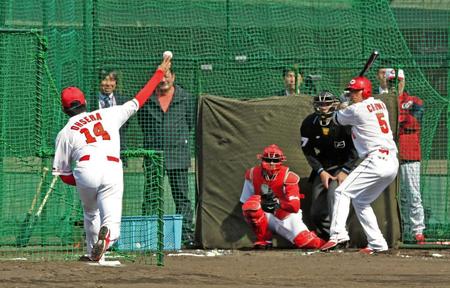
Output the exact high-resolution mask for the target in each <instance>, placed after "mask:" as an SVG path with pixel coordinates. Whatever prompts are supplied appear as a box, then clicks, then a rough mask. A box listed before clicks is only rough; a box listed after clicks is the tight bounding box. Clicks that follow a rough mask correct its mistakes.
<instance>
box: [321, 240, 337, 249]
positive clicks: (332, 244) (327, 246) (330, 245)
mask: <svg viewBox="0 0 450 288" xmlns="http://www.w3.org/2000/svg"><path fill="white" fill-rule="evenodd" d="M337 245H338V242H337V241H334V240H330V241H328V242H327V243H325V244H323V245H322V247H320V250H321V251H329V250H332V249H334V248H335V247H336V246H337Z"/></svg>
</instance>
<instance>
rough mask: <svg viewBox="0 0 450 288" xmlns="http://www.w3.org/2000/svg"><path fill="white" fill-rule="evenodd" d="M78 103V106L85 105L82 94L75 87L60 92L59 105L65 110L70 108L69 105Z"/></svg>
mask: <svg viewBox="0 0 450 288" xmlns="http://www.w3.org/2000/svg"><path fill="white" fill-rule="evenodd" d="M75 101H78V102H79V103H80V104H79V105H86V99H85V98H84V94H83V92H81V90H80V89H78V88H77V87H73V86H71V87H67V88H65V89H64V90H62V91H61V103H62V106H63V107H64V108H65V109H69V108H72V106H71V104H72V103H73V102H75Z"/></svg>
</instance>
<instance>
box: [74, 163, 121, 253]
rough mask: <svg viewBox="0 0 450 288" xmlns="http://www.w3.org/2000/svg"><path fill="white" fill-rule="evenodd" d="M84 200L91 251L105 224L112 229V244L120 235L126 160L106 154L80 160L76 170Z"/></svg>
mask: <svg viewBox="0 0 450 288" xmlns="http://www.w3.org/2000/svg"><path fill="white" fill-rule="evenodd" d="M73 175H74V177H75V181H76V183H77V190H78V192H79V194H80V199H81V201H82V203H83V212H84V229H85V232H86V245H87V254H88V255H89V256H90V255H91V251H92V247H93V245H94V244H95V243H96V242H97V240H98V232H99V230H100V227H101V226H107V227H108V228H109V230H110V239H111V242H110V246H111V245H112V244H113V243H114V241H115V240H117V239H118V238H119V236H120V223H121V218H122V196H123V170H122V162H121V161H120V160H119V162H115V161H109V160H107V159H106V157H105V156H103V155H102V156H99V157H95V156H92V155H91V157H90V159H89V161H80V162H78V163H77V166H76V168H75V169H74V173H73Z"/></svg>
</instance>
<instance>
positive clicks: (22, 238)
mask: <svg viewBox="0 0 450 288" xmlns="http://www.w3.org/2000/svg"><path fill="white" fill-rule="evenodd" d="M48 171H49V169H48V168H47V167H44V168H43V169H42V174H41V177H40V180H39V183H38V185H37V188H36V193H35V194H34V197H33V201H32V202H31V206H30V208H29V209H28V212H27V214H26V215H25V219H24V220H23V222H22V225H21V226H20V229H19V235H17V238H16V245H17V246H19V247H24V246H26V243H28V240H29V235H27V233H28V227H29V226H30V221H31V215H32V214H33V210H34V206H36V203H37V201H38V199H39V196H40V195H41V193H42V185H43V184H44V180H45V176H46V175H47V173H48ZM27 238H28V239H27Z"/></svg>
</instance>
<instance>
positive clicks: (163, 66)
mask: <svg viewBox="0 0 450 288" xmlns="http://www.w3.org/2000/svg"><path fill="white" fill-rule="evenodd" d="M171 59H172V58H170V57H167V56H166V57H164V59H163V61H162V62H161V64H159V66H158V69H161V70H162V71H164V73H166V72H167V71H169V70H170V66H172V61H171Z"/></svg>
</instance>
